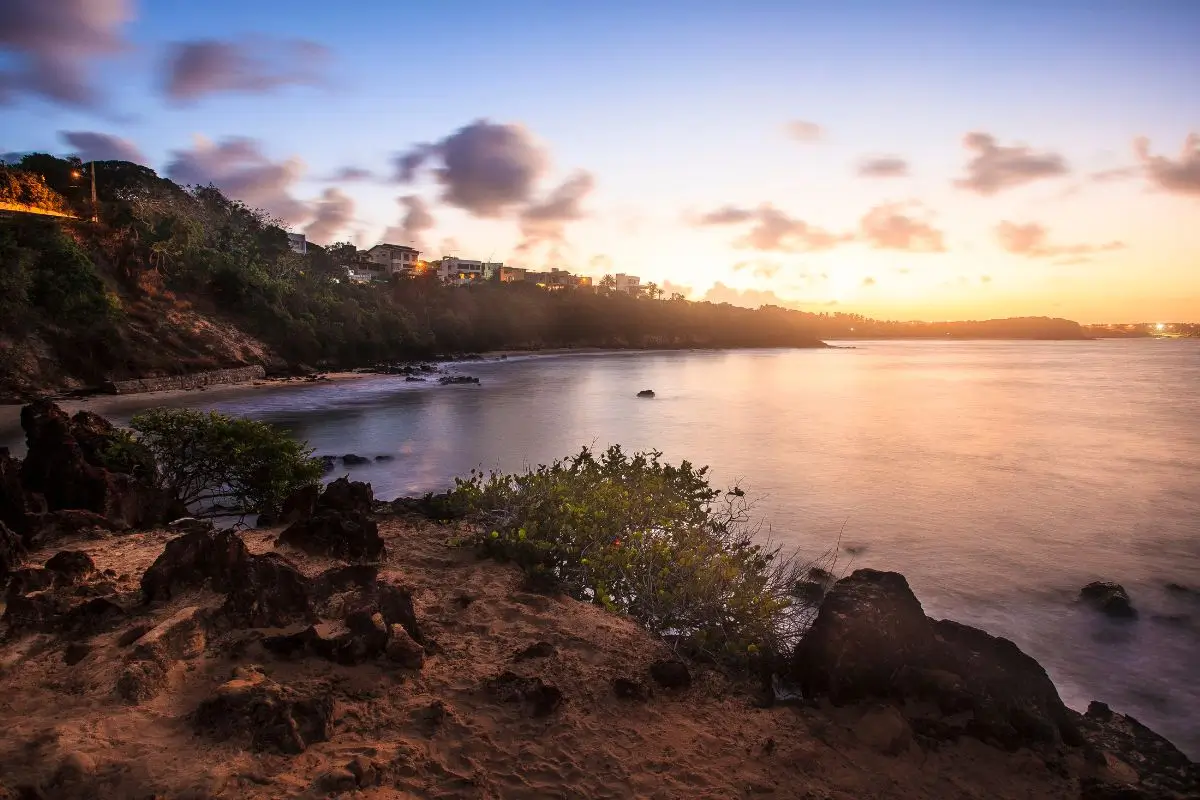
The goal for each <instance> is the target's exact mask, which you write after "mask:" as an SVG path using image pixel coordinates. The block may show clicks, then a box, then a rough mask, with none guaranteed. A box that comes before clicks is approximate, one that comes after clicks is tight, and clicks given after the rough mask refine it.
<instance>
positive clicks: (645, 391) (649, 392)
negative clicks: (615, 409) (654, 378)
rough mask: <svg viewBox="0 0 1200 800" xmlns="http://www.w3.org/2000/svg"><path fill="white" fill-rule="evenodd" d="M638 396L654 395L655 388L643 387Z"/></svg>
mask: <svg viewBox="0 0 1200 800" xmlns="http://www.w3.org/2000/svg"><path fill="white" fill-rule="evenodd" d="M637 396H638V397H654V390H653V389H642V390H641V391H640V392H638V393H637Z"/></svg>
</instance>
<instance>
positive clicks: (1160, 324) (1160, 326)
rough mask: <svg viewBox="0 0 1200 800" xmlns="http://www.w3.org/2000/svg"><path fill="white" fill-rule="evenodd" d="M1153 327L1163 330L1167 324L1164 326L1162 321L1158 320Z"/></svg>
mask: <svg viewBox="0 0 1200 800" xmlns="http://www.w3.org/2000/svg"><path fill="white" fill-rule="evenodd" d="M1154 327H1156V328H1158V329H1159V330H1160V331H1161V330H1163V329H1164V328H1166V327H1167V326H1166V325H1164V324H1163V323H1161V322H1160V323H1158V324H1157V325H1155V326H1154Z"/></svg>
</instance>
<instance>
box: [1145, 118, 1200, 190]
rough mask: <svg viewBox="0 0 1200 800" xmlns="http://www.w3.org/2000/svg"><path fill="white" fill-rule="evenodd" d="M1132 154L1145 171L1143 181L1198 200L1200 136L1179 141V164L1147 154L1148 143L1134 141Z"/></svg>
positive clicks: (1148, 150) (1164, 157)
mask: <svg viewBox="0 0 1200 800" xmlns="http://www.w3.org/2000/svg"><path fill="white" fill-rule="evenodd" d="M1133 149H1134V152H1135V153H1137V156H1138V158H1139V159H1140V160H1141V162H1142V166H1143V167H1144V168H1145V171H1146V177H1148V178H1149V179H1150V181H1151V182H1152V183H1154V184H1155V185H1156V186H1158V187H1159V188H1160V189H1163V190H1165V191H1168V192H1172V193H1175V194H1187V195H1195V196H1200V134H1197V133H1189V134H1188V135H1187V138H1186V139H1184V140H1183V150H1182V151H1181V152H1180V154H1179V160H1178V161H1176V160H1175V159H1171V158H1167V157H1166V156H1155V155H1151V154H1150V140H1149V139H1147V138H1146V137H1145V136H1140V137H1138V138H1137V139H1135V140H1134V143H1133Z"/></svg>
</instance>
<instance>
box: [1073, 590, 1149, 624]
mask: <svg viewBox="0 0 1200 800" xmlns="http://www.w3.org/2000/svg"><path fill="white" fill-rule="evenodd" d="M1079 598H1080V599H1081V600H1083V601H1084V602H1085V603H1087V604H1088V605H1090V606H1092V607H1093V608H1095V609H1096V610H1097V611H1102V612H1103V613H1105V614H1107V615H1108V616H1110V617H1114V618H1116V619H1133V618H1134V617H1136V616H1137V609H1135V608H1134V607H1133V602H1132V601H1131V600H1130V599H1129V593H1128V592H1126V591H1125V587H1124V586H1122V585H1121V584H1119V583H1112V582H1110V581H1093V582H1092V583H1089V584H1088V585H1087V586H1084V587H1083V588H1082V589H1080V590H1079Z"/></svg>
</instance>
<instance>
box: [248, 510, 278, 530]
mask: <svg viewBox="0 0 1200 800" xmlns="http://www.w3.org/2000/svg"><path fill="white" fill-rule="evenodd" d="M278 524H279V518H278V517H276V516H275V515H274V514H272V513H270V512H264V513H262V514H259V515H258V518H257V519H255V520H254V527H256V528H273V527H275V526H276V525H278Z"/></svg>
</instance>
